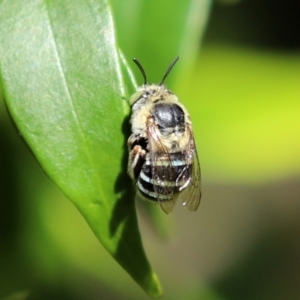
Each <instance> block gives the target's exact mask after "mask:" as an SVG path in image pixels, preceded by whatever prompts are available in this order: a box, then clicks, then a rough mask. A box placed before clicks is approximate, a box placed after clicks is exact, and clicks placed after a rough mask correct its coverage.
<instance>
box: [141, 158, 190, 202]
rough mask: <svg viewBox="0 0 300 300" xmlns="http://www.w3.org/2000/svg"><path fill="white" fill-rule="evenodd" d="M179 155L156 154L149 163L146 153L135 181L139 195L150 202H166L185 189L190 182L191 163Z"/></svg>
mask: <svg viewBox="0 0 300 300" xmlns="http://www.w3.org/2000/svg"><path fill="white" fill-rule="evenodd" d="M185 158H186V156H185V155H184V154H183V153H181V152H177V153H169V154H168V155H166V154H161V155H159V154H157V157H156V160H155V161H153V162H152V161H151V159H150V154H149V153H147V155H146V160H145V162H144V164H143V165H142V168H141V171H140V173H139V176H138V179H137V187H138V189H139V191H140V193H141V194H142V195H143V196H144V197H145V198H147V199H149V200H152V201H168V200H171V199H173V198H174V197H175V196H176V195H177V194H178V193H180V192H181V191H182V190H183V189H185V188H186V187H187V186H188V185H189V183H190V180H191V174H192V162H191V161H189V162H187V161H186V160H185Z"/></svg>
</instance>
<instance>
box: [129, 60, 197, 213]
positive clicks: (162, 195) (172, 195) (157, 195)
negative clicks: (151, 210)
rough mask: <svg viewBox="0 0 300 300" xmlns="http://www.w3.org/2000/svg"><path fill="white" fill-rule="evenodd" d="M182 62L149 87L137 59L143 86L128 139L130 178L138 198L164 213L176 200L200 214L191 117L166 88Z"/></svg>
mask: <svg viewBox="0 0 300 300" xmlns="http://www.w3.org/2000/svg"><path fill="white" fill-rule="evenodd" d="M178 59H179V57H177V58H176V59H175V60H174V61H173V62H172V63H171V64H170V66H169V67H168V69H167V71H166V72H165V74H164V76H163V78H162V80H161V82H160V83H159V84H148V83H147V78H146V73H145V71H144V69H143V67H142V65H141V64H140V63H139V61H138V60H137V59H135V58H134V59H133V61H134V62H135V63H136V65H137V66H138V68H139V70H140V71H141V73H142V75H143V78H144V84H143V85H142V86H141V87H139V88H138V90H137V92H136V93H134V94H133V95H132V96H131V98H130V104H131V105H132V115H131V119H130V123H131V131H132V134H131V135H130V137H129V139H128V147H129V162H128V172H129V175H130V176H131V177H132V178H133V179H134V180H135V181H136V188H137V196H139V197H140V198H143V199H146V200H150V201H153V202H157V203H159V204H160V206H161V208H162V210H163V211H164V212H165V213H169V212H171V211H172V210H173V208H174V205H175V203H176V201H177V199H178V198H179V199H181V201H182V203H183V205H184V206H185V207H186V208H187V209H189V210H190V211H196V210H197V208H198V206H199V204H200V199H201V173H200V164H199V159H198V154H197V150H196V144H195V139H194V135H193V130H192V123H191V120H190V116H189V114H188V112H187V110H186V109H185V107H184V106H183V105H182V104H181V103H180V102H179V100H178V98H177V96H176V95H174V94H173V93H172V92H171V91H170V90H168V89H167V87H166V86H165V85H164V81H165V79H166V77H167V76H168V75H169V73H170V71H171V70H172V68H173V66H174V65H175V63H176V62H177V61H178Z"/></svg>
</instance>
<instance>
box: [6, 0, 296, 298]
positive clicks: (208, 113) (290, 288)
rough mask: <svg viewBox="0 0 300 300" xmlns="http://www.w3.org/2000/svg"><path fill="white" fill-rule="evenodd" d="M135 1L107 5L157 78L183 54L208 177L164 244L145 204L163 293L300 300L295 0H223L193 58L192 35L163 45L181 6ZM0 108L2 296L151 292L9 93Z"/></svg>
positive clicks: (149, 245) (181, 86) (177, 74)
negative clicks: (33, 145) (87, 215)
mask: <svg viewBox="0 0 300 300" xmlns="http://www.w3.org/2000/svg"><path fill="white" fill-rule="evenodd" d="M135 2H136V3H139V4H135ZM135 2H134V1H132V2H127V3H126V5H125V4H123V3H122V4H119V5H118V3H117V1H114V2H113V11H114V18H115V21H116V32H117V36H118V38H119V39H120V46H121V49H122V51H123V52H124V53H125V56H126V58H127V59H128V61H129V60H130V59H131V57H138V58H139V60H140V61H141V62H142V64H143V65H144V67H145V69H146V71H147V74H148V77H149V79H150V81H152V80H153V81H154V82H157V81H159V80H160V78H161V76H162V74H163V73H164V71H165V68H166V66H167V65H168V63H169V62H170V61H171V60H172V59H173V57H174V56H176V55H178V54H179V55H180V57H181V59H180V61H179V63H178V65H176V68H175V69H174V73H173V71H172V74H170V77H169V78H168V80H167V85H168V86H170V87H171V89H172V90H173V91H174V92H176V94H177V95H178V96H179V98H180V99H181V101H182V102H183V103H184V104H185V105H186V106H187V108H188V110H189V112H190V114H191V117H192V120H193V124H194V131H195V138H196V141H197V145H198V152H199V155H200V160H201V167H202V174H203V182H204V184H203V190H204V194H203V201H202V203H201V205H200V208H199V211H198V212H197V213H196V214H191V213H189V212H186V211H184V210H182V208H180V207H178V208H177V207H176V209H175V212H174V214H172V215H171V216H170V218H173V219H174V220H175V221H174V228H173V235H172V237H169V239H168V240H167V241H166V240H164V239H160V238H158V237H157V235H155V233H154V232H153V227H152V224H151V223H150V225H149V223H147V218H146V217H145V216H143V215H142V211H141V214H140V218H139V223H140V226H141V229H142V233H143V241H144V245H145V248H146V249H147V254H148V257H149V259H150V261H151V263H152V264H153V266H154V267H155V270H156V271H157V273H158V274H159V276H160V278H161V281H162V285H163V286H164V295H165V299H183V298H184V299H199V298H200V299H205V300H207V299H208V300H210V299H230V300H231V299H233V300H235V299H236V300H239V299H249V300H250V299H261V300H264V299H273V300H280V299H295V300H296V299H299V296H300V288H299V287H300V282H299V278H300V274H299V270H300V268H299V263H298V262H299V261H300V259H299V253H300V243H299V238H298V237H299V231H300V224H299V219H300V201H299V195H300V184H299V171H300V164H299V160H300V151H299V150H300V149H299V148H300V147H299V145H300V139H299V136H300V135H299V133H300V132H299V128H300V124H299V122H300V121H299V117H298V116H299V115H300V105H299V98H300V97H299V96H300V88H299V84H298V82H299V75H300V74H299V70H300V68H299V67H300V55H299V43H298V41H299V35H297V34H296V33H295V31H296V29H297V28H298V27H296V26H294V25H295V24H297V23H295V22H297V20H299V18H298V19H296V18H294V17H293V16H294V15H295V14H297V13H299V9H298V8H297V5H296V4H295V3H294V6H293V5H290V4H291V1H288V2H287V3H286V4H285V5H284V4H282V2H280V1H274V2H272V4H271V2H270V1H263V2H261V1H258V0H256V1H251V2H250V1H240V2H238V3H237V4H236V5H222V6H221V5H217V4H215V5H214V7H213V13H212V18H211V21H210V22H209V26H208V30H207V34H206V37H205V39H204V47H203V48H202V49H201V52H200V55H199V53H198V50H197V43H198V42H199V39H198V40H197V43H196V42H195V38H194V37H192V39H193V42H194V44H193V45H194V46H193V47H191V49H185V47H184V45H182V44H177V45H176V47H177V48H176V47H175V46H174V47H173V46H172V47H171V46H170V45H169V46H170V47H169V46H166V44H167V42H168V37H169V36H173V37H174V35H176V33H177V32H178V30H179V29H178V27H176V26H178V24H174V23H172V20H173V21H174V20H176V19H175V17H174V19H169V18H170V15H172V13H173V11H174V10H175V8H178V10H179V11H180V10H183V9H182V6H181V5H180V4H178V6H177V5H176V6H175V5H174V2H172V3H171V4H170V2H168V5H169V6H166V7H164V6H163V5H162V3H161V2H158V1H152V2H151V3H152V4H153V7H152V9H151V7H149V5H150V4H149V3H150V2H146V1H145V2H142V1H139V2H137V1H135ZM195 2H197V1H194V2H193V1H192V2H191V3H195ZM200 2H201V1H199V3H200ZM219 2H220V3H221V1H219ZM228 2H230V1H222V3H223V4H224V3H228ZM164 3H165V2H164ZM201 3H202V5H204V6H203V7H207V6H205V2H204V1H203V2H201ZM275 9H276V10H277V11H276V13H275ZM124 10H126V11H127V10H128V11H130V12H132V13H131V14H129V13H125V14H124ZM292 10H293V12H291V11H292ZM122 12H123V13H122ZM150 12H151V13H150ZM171 12H172V13H171ZM199 15H201V14H199ZM174 16H176V18H177V17H178V15H177V14H176V12H175V13H174ZM279 16H280V18H279ZM181 17H182V16H181ZM157 18H162V19H164V21H165V22H166V24H168V25H165V26H163V25H161V23H159V22H157ZM181 20H182V19H181ZM182 22H183V21H182ZM203 22H204V21H203V19H201V20H199V23H198V25H199V24H202V23H203ZM147 24H148V26H149V27H148V29H147V28H144V27H145V26H147ZM170 24H172V25H170ZM125 25H126V26H125ZM199 26H200V25H199ZM173 29H174V30H173ZM122 30H124V31H123V32H124V34H122ZM152 30H153V31H152ZM294 30H295V31H294ZM195 32H196V34H199V36H200V35H201V34H202V31H201V30H200V31H199V27H198V28H197V29H196V30H195ZM166 36H167V38H166ZM158 37H160V38H161V40H160V42H159V43H158V42H157V40H156V39H158ZM163 40H165V43H166V44H162V42H163ZM174 43H175V41H174V40H173V41H172V45H174ZM154 46H156V47H154ZM180 47H181V49H182V52H180V50H178V49H179V48H180ZM169 48H171V50H169ZM190 50H191V52H189V51H190ZM178 51H179V52H178ZM185 51H187V52H188V53H189V54H184V53H186V52H185ZM189 55H190V56H191V60H189V59H188V58H189ZM193 55H195V56H198V58H197V61H196V63H192V62H193V59H194V58H193ZM184 57H186V58H184ZM133 68H134V67H133ZM133 70H134V72H136V75H137V81H138V82H141V78H140V76H141V75H140V74H139V73H138V72H137V70H135V69H133ZM0 95H1V93H0ZM0 116H1V119H0V130H1V131H0V142H1V145H3V146H2V147H1V148H0V151H1V160H0V195H1V196H0V198H1V201H0V212H1V219H0V220H1V221H0V222H1V223H0V224H1V225H0V238H1V240H0V266H1V267H0V283H1V286H0V298H2V297H4V296H9V295H11V296H14V295H18V293H20V295H22V294H24V293H25V294H26V292H27V291H28V292H29V296H28V299H29V300H31V299H99V295H100V296H101V298H103V299H108V298H109V299H147V298H148V297H147V296H146V295H145V294H144V293H143V292H142V291H141V290H140V289H139V288H138V287H137V286H136V285H135V284H134V283H133V282H132V280H131V279H130V278H129V276H128V275H127V274H126V273H125V272H124V271H123V270H122V269H121V268H120V267H119V266H118V265H117V264H115V263H114V262H113V259H112V258H111V257H110V255H109V254H108V253H107V252H105V251H104V249H102V247H101V246H99V244H98V243H97V240H96V239H95V238H94V236H93V234H92V232H91V231H90V229H89V227H88V226H87V224H86V223H85V221H84V219H83V218H82V216H81V215H80V214H79V213H78V211H77V210H76V209H75V207H73V206H72V205H71V203H70V202H69V201H66V200H65V197H64V196H63V195H62V194H61V192H60V191H58V190H57V188H56V187H55V186H54V185H53V184H52V183H51V182H50V180H49V179H48V178H47V177H46V176H45V175H44V173H43V172H42V171H41V168H40V167H39V165H38V164H37V163H36V161H35V159H34V158H33V156H32V155H31V153H30V151H29V150H28V148H27V147H26V145H25V143H24V142H22V138H21V137H20V135H18V134H16V130H15V128H14V126H13V124H12V121H11V120H10V119H9V117H8V114H7V112H6V110H5V106H4V104H3V102H1V109H0ZM168 218H169V217H168ZM18 291H26V292H18Z"/></svg>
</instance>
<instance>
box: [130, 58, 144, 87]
mask: <svg viewBox="0 0 300 300" xmlns="http://www.w3.org/2000/svg"><path fill="white" fill-rule="evenodd" d="M133 61H134V62H135V64H136V65H137V66H138V68H139V69H140V71H141V73H142V75H143V77H144V84H147V77H146V73H145V70H144V68H143V67H142V65H141V64H140V62H139V61H138V60H137V59H136V58H134V59H133Z"/></svg>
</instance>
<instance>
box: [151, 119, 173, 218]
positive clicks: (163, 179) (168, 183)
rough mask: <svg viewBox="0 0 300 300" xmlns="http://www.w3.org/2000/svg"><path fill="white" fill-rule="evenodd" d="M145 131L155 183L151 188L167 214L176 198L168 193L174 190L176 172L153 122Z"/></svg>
mask: <svg viewBox="0 0 300 300" xmlns="http://www.w3.org/2000/svg"><path fill="white" fill-rule="evenodd" d="M147 131H148V141H149V147H150V149H149V150H150V156H151V164H152V165H151V167H152V169H151V171H152V179H153V180H154V182H155V183H157V184H154V185H153V189H154V192H155V194H156V195H157V201H158V202H159V204H160V206H161V208H162V210H163V211H164V212H165V213H167V214H168V213H169V212H171V211H172V210H173V208H174V206H175V204H176V199H177V197H176V196H174V197H172V199H170V195H171V194H172V193H173V191H174V184H175V183H174V176H175V175H176V172H175V170H174V169H173V167H172V165H171V158H170V154H169V152H168V150H167V149H166V147H165V146H164V145H163V143H162V142H161V140H160V139H159V136H158V134H157V128H156V127H155V126H154V125H153V124H149V125H148V130H147ZM158 154H159V155H158Z"/></svg>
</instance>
